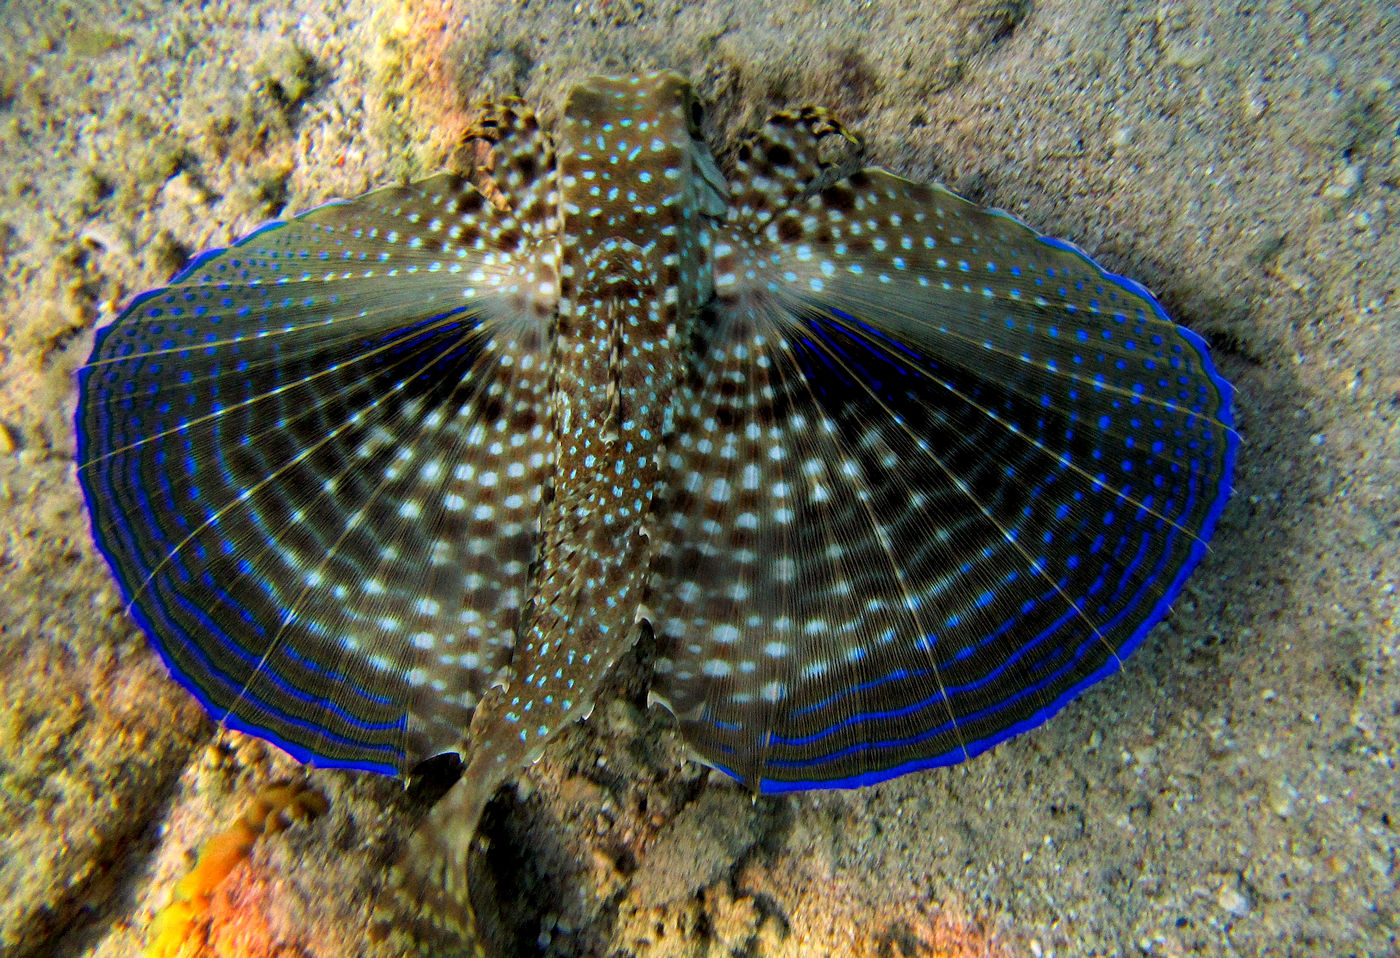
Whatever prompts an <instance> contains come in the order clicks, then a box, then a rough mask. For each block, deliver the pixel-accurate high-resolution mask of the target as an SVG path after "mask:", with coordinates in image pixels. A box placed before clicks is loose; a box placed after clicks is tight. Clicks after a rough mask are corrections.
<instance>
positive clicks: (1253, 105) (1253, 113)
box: [1244, 93, 1269, 122]
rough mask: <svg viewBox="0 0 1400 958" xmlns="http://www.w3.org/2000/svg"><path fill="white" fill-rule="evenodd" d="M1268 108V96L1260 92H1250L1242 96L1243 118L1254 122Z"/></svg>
mask: <svg viewBox="0 0 1400 958" xmlns="http://www.w3.org/2000/svg"><path fill="white" fill-rule="evenodd" d="M1268 109H1269V98H1268V97H1266V96H1264V94H1262V93H1250V94H1247V95H1246V96H1245V98H1244V118H1245V119H1246V120H1249V121H1250V122H1254V121H1255V120H1258V119H1259V118H1260V117H1262V116H1263V115H1264V114H1265V112H1267V111H1268Z"/></svg>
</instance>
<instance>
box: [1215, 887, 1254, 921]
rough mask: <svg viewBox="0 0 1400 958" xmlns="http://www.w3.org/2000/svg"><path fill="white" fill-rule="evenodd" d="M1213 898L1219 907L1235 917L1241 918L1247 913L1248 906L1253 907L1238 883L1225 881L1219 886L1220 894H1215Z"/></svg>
mask: <svg viewBox="0 0 1400 958" xmlns="http://www.w3.org/2000/svg"><path fill="white" fill-rule="evenodd" d="M1215 900H1216V903H1217V904H1219V905H1220V907H1221V908H1223V909H1225V910H1226V911H1228V912H1229V913H1230V914H1232V915H1234V916H1235V917H1236V918H1243V917H1244V916H1245V915H1248V914H1249V910H1250V908H1252V907H1253V903H1252V902H1250V900H1249V896H1248V895H1246V894H1245V893H1244V892H1243V891H1241V890H1240V888H1239V886H1238V885H1236V884H1234V883H1232V882H1226V883H1225V884H1224V885H1221V886H1220V894H1218V895H1216V896H1215Z"/></svg>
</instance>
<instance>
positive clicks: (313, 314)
mask: <svg viewBox="0 0 1400 958" xmlns="http://www.w3.org/2000/svg"><path fill="white" fill-rule="evenodd" d="M705 128H706V113H705V107H704V105H703V104H702V103H701V101H700V100H699V98H698V97H697V95H696V93H695V92H694V90H693V89H692V87H691V86H690V84H689V83H688V82H687V81H686V80H685V79H683V78H682V77H680V76H678V75H676V74H674V73H669V72H661V73H654V74H648V75H643V76H630V77H595V78H592V79H590V80H587V81H585V82H582V83H580V84H579V85H577V86H576V87H574V88H573V89H572V90H571V91H570V92H569V93H568V95H567V97H566V99H565V101H564V104H563V107H562V110H561V111H560V115H559V116H558V118H557V120H556V121H555V122H554V123H553V124H552V125H550V126H546V125H544V124H542V123H541V121H540V120H539V118H538V117H537V115H536V114H535V112H533V111H532V110H530V109H529V108H527V107H526V106H524V105H523V104H521V103H519V102H516V101H508V102H505V103H501V104H495V105H489V106H487V107H485V108H483V111H482V114H481V119H480V121H479V122H478V123H477V125H476V126H475V127H474V128H473V129H472V130H471V131H470V134H469V137H468V138H469V140H470V142H471V143H472V144H474V145H475V146H476V147H477V148H478V150H479V152H481V153H484V154H485V159H484V160H483V161H480V162H477V163H473V164H462V165H463V167H464V168H463V169H450V170H448V171H447V172H444V173H440V174H437V175H434V176H431V177H429V178H426V179H423V180H420V181H417V182H411V183H407V184H400V185H392V186H388V187H385V188H382V189H379V190H376V191H373V192H370V193H367V194H364V195H362V196H359V197H357V198H354V199H349V200H338V201H332V202H329V203H326V204H325V205H322V206H318V207H315V208H314V209H311V210H309V211H307V212H303V213H301V214H299V215H296V216H293V217H290V218H288V219H286V220H283V221H278V222H273V223H270V224H268V225H266V226H264V227H262V228H260V229H258V230H256V231H255V232H253V233H251V234H250V235H248V236H246V237H244V238H243V239H240V240H238V241H237V242H235V243H234V244H233V245H231V246H229V247H228V248H226V249H219V250H212V251H209V252H206V253H203V254H201V255H199V256H198V257H196V258H195V259H194V260H193V261H192V262H191V263H190V264H189V265H188V266H187V267H186V268H185V269H184V270H183V271H181V272H180V273H179V274H178V275H177V276H176V277H174V278H173V279H172V280H171V281H170V282H169V283H168V284H167V285H165V286H163V287H161V288H159V289H155V290H152V291H150V292H147V293H143V294H141V295H139V296H137V297H136V298H135V299H134V300H132V302H131V303H130V304H129V305H128V306H127V307H126V308H125V309H124V310H123V311H122V312H121V314H120V315H119V316H118V317H117V318H116V320H115V321H114V322H113V323H111V324H110V325H109V326H107V327H106V328H104V329H102V330H100V331H99V332H98V334H97V337H96V340H95V344H94V346H93V349H92V354H91V357H90V359H89V361H88V363H87V364H86V365H85V366H84V367H83V368H82V369H81V371H80V373H79V377H78V384H79V396H80V399H79V405H78V411H77V413H76V433H77V446H78V453H77V458H78V476H79V479H80V482H81V485H82V488H83V492H84V495H85V497H86V502H87V506H88V510H89V513H90V516H91V524H92V532H93V536H94V539H95V542H96V544H97V546H98V548H99V550H100V551H101V552H102V554H103V555H104V556H105V557H106V559H107V562H108V564H109V565H110V567H111V570H112V573H113V575H114V576H115V578H116V580H117V582H118V583H119V585H120V587H121V591H122V594H123V597H124V599H125V602H126V607H127V609H128V610H129V611H130V613H131V614H132V615H133V616H134V617H135V619H136V621H137V622H138V623H139V624H140V625H141V627H142V628H143V629H144V631H145V632H146V633H147V635H148V636H149V637H150V640H151V642H152V643H153V645H154V646H155V648H156V650H157V651H158V652H159V653H160V655H161V657H162V658H163V659H164V661H165V664H166V665H167V666H168V668H169V670H170V672H171V674H172V675H173V676H174V678H175V679H176V680H177V681H178V682H180V683H181V684H182V685H183V686H184V687H186V688H187V689H188V690H189V691H190V692H191V693H192V694H193V695H195V696H196V697H197V698H198V699H199V701H200V702H202V703H203V705H204V706H205V708H206V709H207V710H208V711H209V713H210V714H211V715H212V716H213V718H214V719H215V720H216V721H217V722H219V723H220V724H221V725H222V726H225V727H228V728H233V729H238V730H241V731H244V732H248V733H251V734H253V735H256V736H259V737H261V738H263V739H266V740H268V741H270V742H272V743H274V744H276V745H278V746H279V747H281V748H282V749H285V750H286V751H287V752H289V753H290V754H291V755H293V756H294V757H296V758H297V759H299V760H301V761H303V762H306V763H311V764H315V765H318V766H322V767H341V768H350V769H359V770H363V771H367V772H376V773H382V774H387V775H398V776H403V775H406V774H408V773H409V772H410V771H411V770H413V769H414V768H415V767H418V766H419V765H420V764H421V763H423V762H424V761H425V760H427V759H430V758H432V757H434V756H438V755H444V754H449V753H455V754H457V755H458V756H459V757H460V758H461V762H462V774H461V777H460V779H459V780H458V781H457V783H456V784H455V785H454V786H452V788H451V789H450V790H449V791H448V793H447V795H446V796H445V797H444V798H443V799H442V801H440V802H439V804H438V805H437V806H435V807H434V809H433V811H432V812H430V813H429V815H428V816H427V819H426V820H425V822H424V823H423V825H422V827H421V828H420V830H419V832H418V833H417V834H416V835H415V837H414V839H413V841H412V842H411V843H410V847H409V851H408V852H407V853H406V854H405V855H404V857H403V859H402V861H401V862H400V863H399V865H397V866H396V869H397V871H396V872H395V877H393V878H392V879H391V880H390V881H389V885H390V886H392V888H391V891H393V892H394V893H396V894H398V897H399V898H400V899H401V902H400V903H401V904H405V907H406V908H408V909H409V910H412V909H413V908H414V907H417V908H419V910H420V911H422V912H424V916H423V919H422V921H421V922H420V923H419V924H421V926H422V927H418V928H415V929H410V930H408V931H403V930H402V929H396V928H395V927H392V926H393V921H392V920H391V919H387V918H386V919H385V920H384V922H383V923H382V927H380V928H379V929H378V935H379V937H381V938H382V937H384V936H386V935H399V936H400V938H401V939H402V940H403V941H404V942H406V943H407V944H406V945H405V948H406V949H408V948H410V947H412V943H413V941H415V940H422V939H423V936H425V935H428V934H429V933H432V934H438V933H441V935H443V936H445V939H444V940H450V941H454V942H456V943H457V945H458V946H459V947H460V949H461V951H462V953H467V954H472V953H481V949H482V947H483V946H482V944H481V941H480V935H479V934H478V931H477V929H476V925H475V918H474V916H473V912H472V909H471V903H470V898H471V893H470V890H469V889H468V888H467V887H466V884H467V878H466V875H467V856H468V852H467V848H468V846H469V845H470V842H471V836H472V835H473V833H474V832H475V829H476V825H477V822H478V820H479V819H480V816H481V813H482V810H483V808H484V807H485V804H486V802H487V801H488V800H489V799H490V797H491V795H492V794H493V793H494V792H495V790H496V789H497V788H498V787H499V786H500V785H501V784H502V783H504V782H505V781H507V780H508V779H509V778H510V777H511V776H512V775H514V774H516V773H517V772H518V771H519V770H520V769H522V768H523V767H525V766H527V765H529V764H530V763H531V762H533V761H535V760H536V759H538V757H539V756H540V754H541V752H542V750H543V749H544V748H545V746H546V745H547V744H548V743H549V742H550V740H551V739H553V738H554V737H555V736H556V735H557V734H558V733H559V731H560V729H562V728H564V727H566V726H568V725H569V724H570V723H573V722H575V721H577V720H579V719H581V718H584V717H585V716H587V714H588V713H589V712H590V710H591V709H592V708H593V707H594V706H595V705H596V704H597V701H598V697H599V695H600V693H601V691H602V689H603V686H604V683H605V681H606V680H607V678H608V676H609V674H610V673H611V672H612V670H613V669H614V667H615V666H616V664H617V663H618V661H619V659H620V658H621V657H622V656H623V655H625V654H626V653H627V652H628V651H629V650H630V649H632V648H633V646H634V645H635V644H636V642H637V641H638V638H639V636H640V635H641V634H642V633H643V632H644V631H646V632H648V633H649V634H650V635H652V636H654V639H655V643H656V654H655V661H654V665H653V668H652V674H651V675H650V691H651V696H652V697H653V699H654V700H656V701H659V702H660V703H662V704H663V705H664V706H665V707H666V708H669V709H670V710H671V711H672V712H673V713H674V714H675V717H676V720H677V724H678V727H679V730H680V733H681V735H682V736H683V737H684V739H685V741H686V742H687V744H688V745H689V747H690V748H691V749H692V750H693V751H694V753H695V754H696V756H697V757H698V758H699V759H700V760H702V761H704V762H706V763H708V764H710V765H712V766H714V767H716V768H718V769H720V770H722V771H723V772H725V773H727V774H728V775H730V776H732V777H733V778H735V779H737V780H739V781H741V782H743V783H744V784H745V785H747V786H748V787H749V788H751V789H752V790H754V791H755V792H768V793H772V792H785V791H790V790H797V789H814V788H850V787H857V786H862V785H867V784H870V783H874V782H879V781H883V780H886V779H889V778H892V777H895V776H899V775H904V774H906V773H910V772H915V771H918V770H921V769H928V768H933V767H937V766H944V765H950V764H953V763H957V762H962V761H965V760H968V759H970V758H972V757H974V756H976V755H977V754H979V753H981V752H984V751H986V750H987V749H989V748H992V747H993V746H995V745H997V744H998V743H1000V742H1002V741H1005V740H1006V739H1008V738H1010V737H1011V736H1014V735H1016V734H1018V733H1021V732H1024V731H1026V730H1028V729H1031V728H1034V727H1036V726H1038V725H1040V724H1041V723H1043V722H1044V721H1046V720H1047V719H1048V718H1050V717H1051V716H1052V715H1053V714H1055V713H1056V712H1058V711H1060V710H1061V709H1062V708H1063V707H1064V706H1065V704H1066V703H1067V702H1069V701H1070V700H1071V699H1072V698H1073V697H1075V696H1076V695H1077V694H1078V693H1080V692H1082V691H1083V690H1084V689H1086V688H1088V687H1089V686H1091V685H1093V684H1094V683H1096V682H1098V681H1099V680H1101V679H1103V678H1105V677H1106V676H1108V675H1109V674H1111V673H1112V672H1115V671H1117V670H1118V669H1120V668H1122V667H1123V663H1124V660H1125V659H1126V658H1127V656H1128V655H1129V654H1130V653H1131V652H1132V651H1133V649H1134V648H1135V647H1136V646H1137V645H1139V644H1140V643H1141V641H1142V640H1143V638H1144V636H1145V635H1146V634H1147V633H1148V632H1149V631H1150V630H1151V629H1152V627H1153V626H1154V625H1155V624H1156V623H1157V622H1158V621H1159V620H1161V619H1162V617H1163V616H1164V615H1165V614H1166V613H1167V611H1168V610H1169V608H1170V606H1171V603H1172V601H1173V600H1174V599H1175V597H1176V596H1178V595H1179V594H1180V592H1181V590H1182V588H1183V584H1184V583H1185V581H1186V579H1187V577H1188V576H1189V575H1190V574H1191V573H1192V571H1193V570H1194V569H1195V568H1196V567H1197V565H1199V563H1200V562H1201V560H1202V558H1203V557H1204V556H1205V554H1206V552H1207V544H1208V542H1209V540H1210V538H1211V536H1212V533H1213V532H1214V529H1215V527H1216V524H1217V521H1218V519H1219V516H1220V513H1221V510H1222V508H1223V507H1224V504H1225V502H1226V500H1227V498H1228V496H1229V492H1230V484H1231V476H1232V473H1233V468H1234V463H1235V458H1236V453H1237V448H1238V444H1239V437H1238V434H1237V433H1236V431H1235V428H1234V417H1233V390H1232V387H1231V386H1230V384H1229V383H1228V382H1227V381H1226V380H1225V379H1224V377H1223V376H1222V375H1221V374H1220V373H1219V372H1218V371H1217V370H1216V368H1215V365H1214V364H1213V362H1212V359H1211V357H1210V353H1209V349H1208V347H1207V344H1206V343H1205V341H1204V340H1203V339H1202V338H1201V337H1200V336H1199V335H1198V334H1196V333H1194V332H1192V331H1191V330H1189V329H1187V328H1185V327H1183V326H1180V325H1178V324H1176V323H1175V322H1173V321H1172V319H1171V318H1170V317H1169V316H1168V315H1167V313H1166V312H1165V311H1164V309H1163V308H1162V306H1161V305H1160V304H1159V303H1158V301H1157V300H1156V299H1154V298H1153V296H1152V295H1151V294H1150V293H1149V292H1148V291H1147V290H1146V289H1145V288H1144V287H1143V286H1142V285H1140V284H1139V283H1137V282H1135V281H1133V280H1131V279H1127V278H1125V277H1122V276H1118V275H1115V274H1113V273H1111V272H1109V271H1108V270H1106V269H1105V268H1103V267H1102V266H1100V265H1098V264H1097V263H1095V262H1094V261H1093V260H1092V259H1091V258H1090V257H1089V256H1088V254H1086V253H1085V252H1083V251H1082V250H1080V249H1079V248H1078V247H1076V246H1074V245H1072V244H1071V243H1068V242H1065V241H1063V240H1058V239H1053V238H1050V237H1047V236H1044V235H1042V234H1040V233H1038V232H1036V231H1035V230H1034V229H1032V228H1031V227H1030V226H1027V225H1026V224H1024V223H1022V222H1021V221H1019V220H1018V219H1016V218H1014V217H1013V216H1011V215H1009V214H1007V213H1004V212H1000V211H995V210H989V209H985V208H983V207H980V206H978V205H976V204H974V203H971V202H969V201H967V200H965V199H963V198H961V197H959V196H957V195H955V194H954V193H952V192H950V191H949V190H947V189H946V188H944V187H943V186H940V185H938V184H931V183H918V182H912V181H910V180H906V179H903V178H900V177H899V176H896V175H894V174H893V173H890V172H887V171H885V170H883V169H879V168H877V167H872V166H867V165H865V163H864V159H863V157H864V150H863V146H862V144H861V141H860V140H859V138H858V137H857V136H856V135H855V134H854V133H852V132H850V131H849V130H847V129H846V127H844V126H843V125H842V124H841V123H840V121H839V120H838V119H837V118H836V117H835V116H834V115H833V114H832V113H830V112H829V111H826V110H823V109H819V108H802V109H796V110H789V111H784V112H781V113H778V114H776V115H774V116H773V117H772V118H770V119H769V120H768V121H767V122H766V123H764V124H763V125H762V126H761V127H759V128H758V129H756V130H755V131H753V132H752V133H750V134H749V135H747V136H745V137H743V138H742V139H740V140H739V142H738V143H737V144H735V145H733V146H732V147H730V148H729V149H727V150H723V151H719V152H716V151H714V150H712V149H711V147H710V146H709V144H708V142H707V140H706V133H705ZM415 874H416V875H417V876H418V877H416V878H415ZM424 874H432V875H436V876H438V879H437V882H438V885H439V886H441V887H440V888H439V889H438V890H439V891H440V892H442V894H438V895H436V896H435V897H433V899H432V900H431V901H429V899H428V898H426V897H424V894H423V885H424V882H425V881H426V880H425V879H423V878H422V875H424ZM444 876H445V877H444ZM415 882H416V884H415ZM392 897H393V894H390V893H386V898H392ZM453 900H455V901H456V902H457V904H456V908H457V910H456V912H455V913H454V914H453V916H452V917H451V918H450V920H449V919H448V918H443V917H442V915H443V914H446V913H447V912H449V911H451V909H452V901H453ZM428 912H431V913H432V914H427V913H428ZM389 913H390V912H388V911H386V912H385V914H386V915H387V914H389ZM415 936H416V937H415ZM435 947H437V946H435ZM442 953H446V952H445V951H444V952H442Z"/></svg>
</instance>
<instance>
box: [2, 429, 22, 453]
mask: <svg viewBox="0 0 1400 958" xmlns="http://www.w3.org/2000/svg"><path fill="white" fill-rule="evenodd" d="M18 448H19V443H17V442H15V437H14V434H13V433H12V432H10V430H9V427H7V426H6V425H5V424H4V423H3V422H0V456H8V455H10V454H11V453H13V452H14V451H15V450H16V449H18Z"/></svg>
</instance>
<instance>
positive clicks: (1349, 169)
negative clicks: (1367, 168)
mask: <svg viewBox="0 0 1400 958" xmlns="http://www.w3.org/2000/svg"><path fill="white" fill-rule="evenodd" d="M1359 189H1361V166H1360V164H1357V163H1348V164H1347V165H1346V166H1344V167H1342V168H1341V169H1340V170H1338V171H1337V175H1336V177H1334V178H1333V180H1332V182H1331V183H1329V184H1327V186H1326V187H1325V188H1324V189H1323V191H1322V195H1323V196H1325V197H1326V198H1327V199H1329V200H1349V199H1351V198H1352V197H1353V196H1355V195H1356V191H1357V190H1359Z"/></svg>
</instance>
